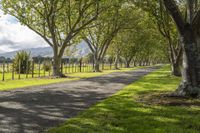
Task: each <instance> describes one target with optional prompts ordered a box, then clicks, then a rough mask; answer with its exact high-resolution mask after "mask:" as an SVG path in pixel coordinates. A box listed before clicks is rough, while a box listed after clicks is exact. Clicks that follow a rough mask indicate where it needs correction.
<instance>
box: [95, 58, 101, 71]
mask: <svg viewBox="0 0 200 133" xmlns="http://www.w3.org/2000/svg"><path fill="white" fill-rule="evenodd" d="M94 72H101V70H100V60H98V59H94Z"/></svg>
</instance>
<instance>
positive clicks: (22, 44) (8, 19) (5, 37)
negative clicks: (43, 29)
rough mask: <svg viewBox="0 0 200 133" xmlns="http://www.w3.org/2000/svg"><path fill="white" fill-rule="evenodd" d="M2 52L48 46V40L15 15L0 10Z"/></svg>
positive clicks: (0, 51)
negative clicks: (20, 21) (23, 24)
mask: <svg viewBox="0 0 200 133" xmlns="http://www.w3.org/2000/svg"><path fill="white" fill-rule="evenodd" d="M0 16H1V17H0V53H2V52H10V51H14V50H20V49H26V48H36V47H46V46H48V45H47V44H46V42H45V41H44V40H43V39H42V38H41V37H40V36H38V35H37V34H36V33H34V32H33V31H32V30H30V29H29V28H27V27H26V26H22V25H21V24H20V23H19V22H18V21H17V20H16V19H15V18H14V17H12V16H10V15H4V14H3V12H2V11H0Z"/></svg>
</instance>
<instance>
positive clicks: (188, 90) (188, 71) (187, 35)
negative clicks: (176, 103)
mask: <svg viewBox="0 0 200 133" xmlns="http://www.w3.org/2000/svg"><path fill="white" fill-rule="evenodd" d="M163 1H164V4H165V7H166V8H167V9H168V11H169V13H170V15H171V16H172V18H173V19H174V22H175V23H176V25H177V29H178V31H179V33H180V35H181V45H182V49H183V69H182V82H181V84H180V86H179V88H178V89H177V91H176V92H177V94H178V95H181V96H190V97H200V63H199V62H200V54H199V50H198V47H199V45H200V43H199V41H198V40H199V38H200V35H199V32H198V31H199V29H198V26H196V25H195V24H196V23H200V18H199V17H198V13H197V14H195V13H194V1H192V0H187V20H184V18H183V17H182V15H181V13H180V9H179V7H178V6H177V5H176V1H175V0H163ZM198 12H199V11H198ZM193 18H198V19H193Z"/></svg>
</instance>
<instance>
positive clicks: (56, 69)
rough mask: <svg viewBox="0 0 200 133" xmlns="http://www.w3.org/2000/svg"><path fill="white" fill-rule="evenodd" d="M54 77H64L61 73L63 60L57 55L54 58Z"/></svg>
mask: <svg viewBox="0 0 200 133" xmlns="http://www.w3.org/2000/svg"><path fill="white" fill-rule="evenodd" d="M53 76H56V77H62V76H63V74H62V72H61V58H60V57H59V56H57V55H54V57H53Z"/></svg>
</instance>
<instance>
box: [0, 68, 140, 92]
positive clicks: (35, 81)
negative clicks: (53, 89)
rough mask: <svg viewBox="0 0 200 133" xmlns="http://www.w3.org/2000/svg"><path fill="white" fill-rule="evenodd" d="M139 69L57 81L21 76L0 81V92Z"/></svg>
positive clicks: (76, 75)
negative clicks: (19, 78) (18, 78)
mask: <svg viewBox="0 0 200 133" xmlns="http://www.w3.org/2000/svg"><path fill="white" fill-rule="evenodd" d="M138 68H141V67H135V68H122V69H121V70H105V71H103V72H99V73H93V72H83V73H70V74H68V75H67V76H69V77H68V78H58V79H49V78H29V79H26V78H25V75H21V77H24V78H23V79H21V80H17V79H16V80H8V79H7V80H5V81H0V91H3V90H11V89H16V88H21V87H28V86H36V85H45V84H51V83H59V82H64V81H72V80H78V79H81V78H89V77H96V76H101V75H104V74H109V73H112V72H122V71H129V70H134V69H138ZM7 77H9V79H11V74H7Z"/></svg>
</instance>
